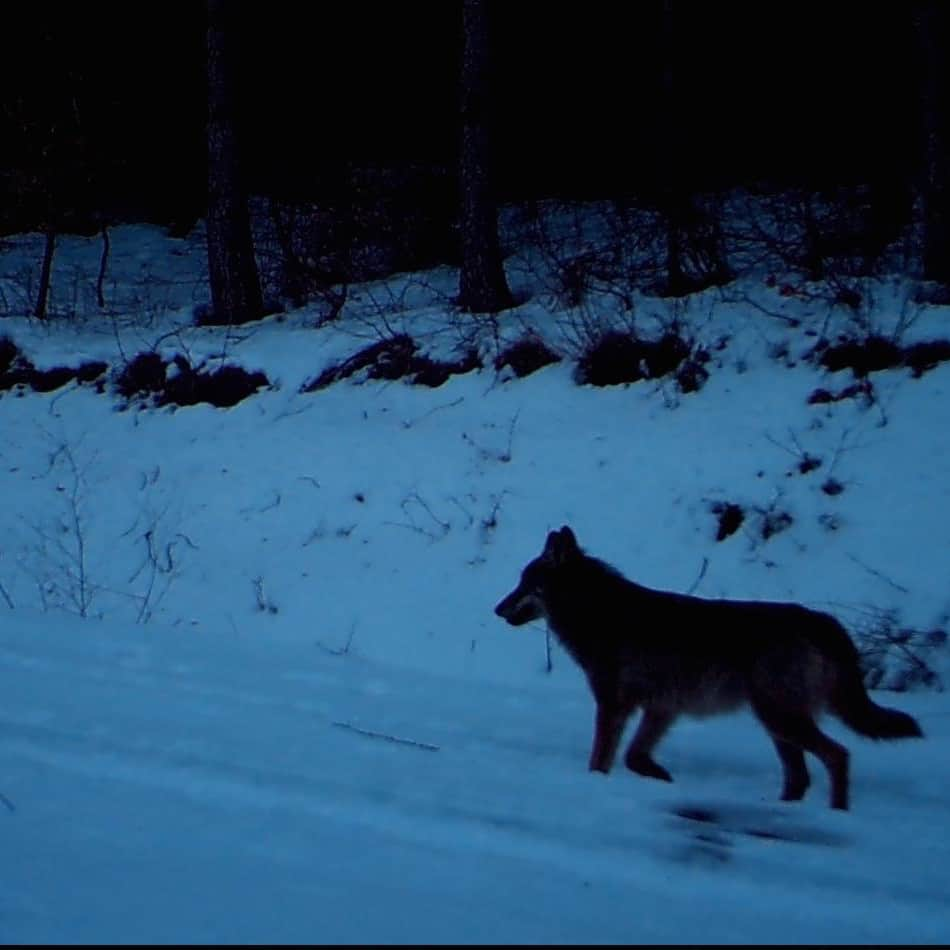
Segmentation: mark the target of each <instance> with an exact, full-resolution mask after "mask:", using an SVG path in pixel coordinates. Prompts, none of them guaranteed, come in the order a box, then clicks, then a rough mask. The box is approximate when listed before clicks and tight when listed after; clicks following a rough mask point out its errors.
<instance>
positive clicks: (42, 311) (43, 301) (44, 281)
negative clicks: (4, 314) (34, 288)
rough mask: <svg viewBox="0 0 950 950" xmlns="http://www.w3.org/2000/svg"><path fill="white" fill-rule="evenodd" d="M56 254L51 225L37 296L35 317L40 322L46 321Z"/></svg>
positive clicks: (47, 232)
mask: <svg viewBox="0 0 950 950" xmlns="http://www.w3.org/2000/svg"><path fill="white" fill-rule="evenodd" d="M55 252H56V230H55V229H54V228H53V226H52V225H51V224H47V226H46V240H45V242H44V244H43V264H42V266H41V267H40V288H39V291H38V292H37V295H36V306H35V307H34V308H33V316H34V317H36V318H37V319H38V320H45V319H46V305H47V302H48V301H49V285H50V281H51V279H52V275H53V255H54V254H55Z"/></svg>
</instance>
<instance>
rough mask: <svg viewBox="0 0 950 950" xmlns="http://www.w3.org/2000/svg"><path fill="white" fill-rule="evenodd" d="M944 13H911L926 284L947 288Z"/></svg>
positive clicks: (949, 152) (949, 154)
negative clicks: (917, 61)
mask: <svg viewBox="0 0 950 950" xmlns="http://www.w3.org/2000/svg"><path fill="white" fill-rule="evenodd" d="M946 24H947V14H946V10H945V9H944V7H943V4H938V3H936V2H935V0H923V2H921V3H919V4H918V5H917V8H916V10H915V11H914V32H915V37H916V41H917V51H918V54H919V57H920V106H919V109H920V126H921V128H920V142H921V162H920V172H919V180H920V186H919V187H920V197H921V204H922V210H923V232H924V233H923V247H922V249H921V250H922V258H923V271H924V279H925V280H934V281H937V282H938V283H941V284H944V285H945V286H950V169H948V168H947V164H948V162H950V134H948V125H950V117H948V115H947V90H946V87H947V77H946V75H945V71H946V66H945V65H944V63H943V59H944V57H945V56H946V55H947V53H948V50H947V48H946Z"/></svg>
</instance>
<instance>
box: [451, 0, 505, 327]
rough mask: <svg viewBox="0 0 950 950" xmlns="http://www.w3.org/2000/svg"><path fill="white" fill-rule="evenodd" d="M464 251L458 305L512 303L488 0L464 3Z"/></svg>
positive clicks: (479, 308)
mask: <svg viewBox="0 0 950 950" xmlns="http://www.w3.org/2000/svg"><path fill="white" fill-rule="evenodd" d="M462 31H463V47H462V76H461V117H462V142H461V155H460V159H459V186H460V189H461V234H460V238H461V242H460V243H461V252H462V267H461V273H460V275H459V299H458V302H459V306H461V308H462V309H463V310H469V311H472V312H476V313H482V312H494V311H498V310H504V309H505V308H506V307H510V306H511V305H512V297H511V291H510V290H509V289H508V283H507V281H506V280H505V271H504V268H503V267H502V262H501V248H500V246H499V243H498V209H497V206H496V204H495V199H494V196H493V194H492V185H491V175H490V166H491V160H490V148H491V135H490V132H489V111H490V100H491V95H490V92H489V81H490V76H489V36H488V11H487V9H486V0H463V5H462Z"/></svg>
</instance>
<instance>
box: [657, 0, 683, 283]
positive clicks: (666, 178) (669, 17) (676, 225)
mask: <svg viewBox="0 0 950 950" xmlns="http://www.w3.org/2000/svg"><path fill="white" fill-rule="evenodd" d="M662 50H663V54H662V55H663V132H662V134H663V146H662V161H663V168H662V171H661V174H662V176H663V205H664V210H665V212H666V292H667V293H668V294H672V295H673V296H677V295H679V294H682V293H685V292H686V280H685V275H684V273H683V230H684V218H685V216H686V215H685V207H684V205H685V195H684V193H683V181H682V175H681V172H680V162H681V160H682V154H683V149H682V142H681V135H680V126H679V123H680V121H681V119H680V116H679V110H678V109H677V102H676V88H675V82H676V77H675V70H674V57H675V51H676V46H675V38H674V33H673V0H663V24H662Z"/></svg>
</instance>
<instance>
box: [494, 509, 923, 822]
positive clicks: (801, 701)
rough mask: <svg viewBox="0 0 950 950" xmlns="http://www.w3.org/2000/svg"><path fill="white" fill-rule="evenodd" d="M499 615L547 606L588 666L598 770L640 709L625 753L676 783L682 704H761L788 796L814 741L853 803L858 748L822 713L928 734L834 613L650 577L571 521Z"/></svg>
mask: <svg viewBox="0 0 950 950" xmlns="http://www.w3.org/2000/svg"><path fill="white" fill-rule="evenodd" d="M495 613H496V614H497V615H498V616H499V617H502V618H503V619H504V620H506V621H508V623H510V624H512V626H516V627H518V626H521V625H522V624H525V623H529V622H530V621H532V620H539V619H541V618H542V617H543V618H544V619H545V620H546V621H547V623H548V626H549V627H550V629H551V630H552V632H553V633H554V634H555V636H556V637H557V638H558V640H560V642H561V643H562V644H563V646H564V647H565V649H566V650H567V651H568V653H570V655H571V656H572V657H573V658H574V660H575V661H576V662H577V663H578V664H579V666H580V667H581V669H582V670H583V671H584V673H585V674H586V676H587V681H588V683H589V684H590V689H591V692H592V693H593V695H594V700H595V703H596V707H597V712H596V719H595V727H594V742H593V746H592V748H591V753H590V762H589V767H590V770H591V771H598V772H604V773H606V772H609V771H610V769H611V766H612V765H613V762H614V758H615V756H616V753H617V747H618V745H619V743H620V739H621V737H622V735H623V731H624V727H625V726H626V723H627V720H628V719H629V718H630V716H631V715H632V714H633V713H634V712H635V711H636V710H638V709H640V710H642V717H641V719H640V723H639V725H638V726H637V730H636V732H635V734H634V736H633V739H632V741H631V742H630V745H629V747H628V748H627V752H626V756H625V759H624V761H625V763H626V765H627V768H629V769H631V770H632V771H633V772H636V773H637V774H639V775H645V776H648V777H650V778H655V779H661V780H663V781H666V782H671V781H672V780H673V779H672V776H671V775H670V773H669V772H668V771H667V770H666V769H665V768H663V766H662V765H660V764H658V763H657V762H656V761H655V760H654V758H653V751H654V749H655V748H656V746H657V744H658V743H659V741H660V740H661V739H662V738H663V736H664V734H665V733H666V732H667V731H668V730H669V728H670V727H671V726H672V725H673V723H674V721H675V720H676V718H677V716H679V715H680V714H686V715H690V716H699V717H702V716H710V715H715V714H718V713H724V712H728V711H731V710H733V709H736V708H739V707H742V706H751V708H752V711H753V713H754V714H755V715H756V716H757V717H758V719H759V721H760V722H761V723H762V725H763V726H764V727H765V730H766V732H767V733H768V734H769V736H770V737H771V739H772V742H773V743H774V745H775V750H776V752H777V753H778V757H779V759H780V761H781V763H782V769H783V772H784V784H783V787H782V793H781V799H782V800H783V801H799V800H800V799H802V798H803V797H804V795H805V792H806V791H807V789H808V786H809V784H810V782H811V779H810V776H809V774H808V768H807V766H806V764H805V753H806V752H810V753H811V754H812V755H814V756H816V757H817V758H818V759H819V761H820V762H821V763H822V764H823V765H824V767H825V768H826V769H827V770H828V775H829V778H830V782H831V807H832V808H840V809H847V808H848V796H849V780H848V750H847V749H846V748H845V747H844V746H843V745H841V744H840V743H838V742H835V741H834V740H833V739H831V738H830V737H829V736H827V735H825V733H823V732H822V731H821V730H820V729H819V728H818V725H817V724H816V721H815V717H816V716H817V715H818V714H819V713H821V712H823V711H827V712H830V713H832V714H834V715H835V716H837V717H838V718H839V719H840V720H841V721H842V722H843V723H845V724H846V725H847V726H849V727H850V728H851V729H852V730H854V731H855V732H857V733H859V734H860V735H863V736H867V737H869V738H871V739H901V738H908V737H912V736H923V731H922V730H921V728H920V725H919V724H918V723H917V721H916V720H915V719H914V718H913V717H912V716H909V715H908V714H907V713H904V712H900V711H899V710H896V709H888V708H885V707H883V706H879V705H877V704H876V703H875V702H873V700H872V699H871V698H870V696H868V693H867V690H866V689H865V687H864V681H863V678H862V675H861V669H860V665H859V660H858V651H857V649H856V647H855V645H854V643H853V642H852V640H851V637H850V636H849V635H848V633H847V631H846V630H845V629H844V627H843V626H842V625H841V624H840V623H839V622H838V621H837V620H836V619H835V618H834V617H832V616H830V615H829V614H826V613H822V612H820V611H817V610H812V609H810V608H807V607H805V606H803V605H801V604H796V603H781V602H774V601H745V600H709V599H705V598H700V597H693V596H690V595H688V594H679V593H675V592H673V591H665V590H654V589H652V588H649V587H644V586H641V585H640V584H637V583H634V582H633V581H631V580H629V579H628V578H626V577H624V576H623V574H621V573H620V571H618V570H617V569H616V568H614V567H612V566H611V565H610V564H607V563H605V562H604V561H601V560H599V559H598V558H595V557H591V556H590V555H588V554H586V553H585V552H584V551H583V550H582V549H581V548H580V546H579V545H578V543H577V538H576V537H575V536H574V532H573V531H572V530H571V529H570V528H569V527H568V526H567V525H565V526H564V527H562V528H561V529H560V530H559V531H552V532H550V533H549V534H548V537H547V541H546V542H545V545H544V550H543V551H542V552H541V554H540V555H539V556H538V557H536V558H535V559H534V560H533V561H530V562H529V563H528V564H527V566H526V567H525V568H524V570H523V571H522V572H521V579H520V581H519V583H518V586H517V587H516V588H515V589H514V590H513V591H512V592H511V593H510V594H508V595H507V596H506V597H505V598H503V599H502V600H501V602H500V603H499V604H498V605H497V606H496V607H495Z"/></svg>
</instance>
